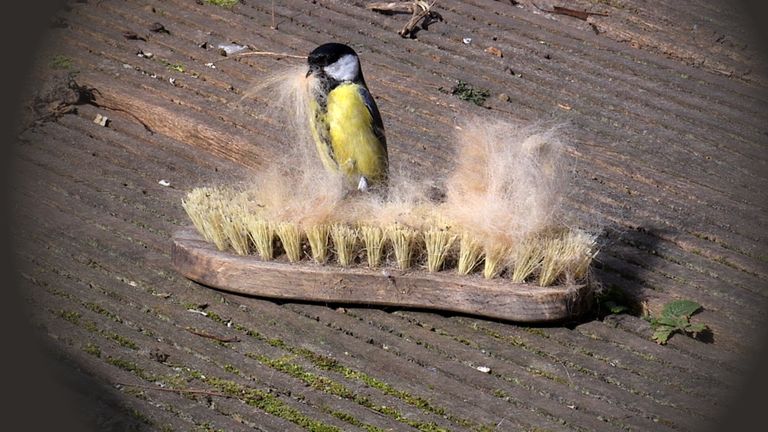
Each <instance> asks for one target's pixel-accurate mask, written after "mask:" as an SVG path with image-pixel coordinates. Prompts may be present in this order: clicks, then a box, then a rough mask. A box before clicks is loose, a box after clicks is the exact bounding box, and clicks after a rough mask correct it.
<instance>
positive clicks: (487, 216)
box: [445, 119, 567, 277]
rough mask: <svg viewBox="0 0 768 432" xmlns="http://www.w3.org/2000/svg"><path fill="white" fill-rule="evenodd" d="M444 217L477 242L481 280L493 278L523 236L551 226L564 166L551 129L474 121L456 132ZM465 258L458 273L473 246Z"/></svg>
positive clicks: (562, 181)
mask: <svg viewBox="0 0 768 432" xmlns="http://www.w3.org/2000/svg"><path fill="white" fill-rule="evenodd" d="M457 138H458V143H459V147H458V154H457V157H456V160H457V161H458V162H457V164H456V166H455V168H454V170H453V172H452V173H451V174H450V176H449V177H448V179H447V182H446V185H447V193H446V198H447V199H446V205H445V211H446V215H447V216H448V217H450V218H451V219H452V220H453V221H454V222H455V223H456V224H457V225H458V226H459V227H460V229H461V231H462V232H466V233H467V235H468V236H469V237H471V238H473V239H474V240H475V241H476V242H478V243H479V244H480V245H481V247H482V250H483V256H484V258H485V267H484V271H483V273H484V275H485V277H496V276H498V275H499V274H500V273H501V272H502V271H503V270H504V266H505V264H506V263H508V262H509V260H510V255H511V253H512V251H513V250H514V249H515V248H516V246H517V245H518V244H519V243H520V242H521V241H522V240H523V239H524V238H526V237H528V236H530V235H532V234H533V233H536V232H538V231H540V230H542V229H544V228H546V227H548V226H550V225H552V224H556V223H557V222H558V220H557V210H558V207H559V204H560V199H561V193H562V189H563V186H564V180H565V179H566V178H567V176H566V175H565V174H567V172H565V170H566V168H565V166H564V164H563V158H562V155H563V150H564V146H563V144H562V143H561V141H560V140H559V139H558V136H557V134H556V133H555V130H554V129H544V128H537V127H533V126H520V125H516V124H512V123H508V122H502V121H495V120H491V121H488V120H481V119H475V120H474V121H472V122H468V123H467V124H466V125H465V126H463V127H462V129H461V131H460V132H459V134H458V137H457ZM464 243H465V246H467V247H468V248H470V249H471V250H468V251H466V252H460V255H465V259H464V261H465V265H464V266H463V267H464V268H463V269H460V271H461V270H463V271H468V270H467V267H469V266H470V264H471V263H472V261H473V259H471V258H473V255H474V254H475V253H476V252H475V250H476V248H474V247H472V246H473V245H472V243H471V242H468V241H467V242H464Z"/></svg>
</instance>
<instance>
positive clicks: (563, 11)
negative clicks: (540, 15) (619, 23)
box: [534, 4, 608, 21]
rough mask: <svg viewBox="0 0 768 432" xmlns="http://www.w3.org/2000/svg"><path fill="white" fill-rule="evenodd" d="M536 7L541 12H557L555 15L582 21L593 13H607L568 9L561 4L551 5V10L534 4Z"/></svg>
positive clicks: (602, 14)
mask: <svg viewBox="0 0 768 432" xmlns="http://www.w3.org/2000/svg"><path fill="white" fill-rule="evenodd" d="M534 6H536V5H535V4H534ZM536 9H538V10H540V11H542V12H546V13H551V14H557V15H566V16H569V17H573V18H578V19H580V20H582V21H586V20H587V18H589V17H590V16H593V15H595V16H608V14H604V13H600V12H587V11H580V10H576V9H569V8H566V7H562V6H552V10H546V9H542V8H540V7H538V6H536Z"/></svg>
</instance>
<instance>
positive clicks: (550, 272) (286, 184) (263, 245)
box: [182, 66, 596, 286]
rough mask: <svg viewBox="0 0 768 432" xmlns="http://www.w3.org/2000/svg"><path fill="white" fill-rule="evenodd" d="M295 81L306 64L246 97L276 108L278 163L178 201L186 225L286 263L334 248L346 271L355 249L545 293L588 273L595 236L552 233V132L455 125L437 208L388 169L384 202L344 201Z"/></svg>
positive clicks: (303, 87) (422, 189)
mask: <svg viewBox="0 0 768 432" xmlns="http://www.w3.org/2000/svg"><path fill="white" fill-rule="evenodd" d="M305 75H306V67H305V66H301V67H298V68H294V69H291V70H288V71H282V72H281V73H279V74H275V75H274V76H273V77H272V78H268V79H266V80H264V82H263V83H262V84H260V85H258V86H256V87H254V88H253V89H251V91H250V92H249V95H253V96H254V97H258V95H259V94H261V93H268V97H267V98H266V99H268V100H271V101H274V103H273V104H271V105H270V108H269V109H270V110H277V111H275V112H276V113H277V118H278V119H279V121H278V122H276V124H277V125H278V126H279V128H281V129H282V130H284V131H286V132H285V135H284V136H283V138H285V143H287V144H284V147H285V146H286V145H287V151H283V152H282V154H283V156H282V157H278V158H276V160H273V161H272V164H271V168H269V169H267V170H265V171H262V172H260V173H257V174H254V175H253V177H252V178H251V179H250V180H249V182H248V183H249V184H250V186H249V187H247V188H246V189H245V190H244V191H242V192H237V193H235V192H233V191H231V190H226V189H224V188H199V189H196V190H194V191H192V192H190V194H189V195H188V196H187V198H186V199H185V200H183V203H182V204H183V205H184V208H185V210H187V212H188V214H189V215H190V218H191V219H192V221H193V223H194V225H195V227H196V228H197V229H198V231H200V232H201V233H202V235H203V236H204V237H205V239H206V240H208V241H211V242H213V243H214V244H215V245H216V247H217V248H219V249H222V250H224V249H227V248H231V249H233V250H235V252H236V253H239V254H246V253H250V252H251V251H254V250H255V251H256V252H258V254H259V255H260V256H261V257H262V259H272V258H273V257H274V250H275V248H274V239H275V238H276V237H277V238H279V239H280V243H281V244H282V249H283V250H284V251H285V252H286V255H287V256H288V259H289V260H290V261H292V262H296V261H299V260H301V259H302V257H301V251H302V250H303V247H302V246H306V245H307V244H308V245H309V249H310V251H311V256H312V259H313V260H314V261H316V262H318V263H325V262H327V260H328V257H329V256H330V253H331V251H330V246H329V244H330V242H331V240H332V241H333V246H334V248H333V249H334V250H335V255H336V258H337V260H338V262H339V264H341V265H344V266H347V265H351V264H352V263H353V262H354V258H355V256H356V255H355V254H356V248H357V247H358V241H359V242H360V243H361V245H362V247H363V248H364V250H365V252H366V262H367V265H368V266H369V267H371V268H374V267H378V266H380V265H382V264H383V263H384V260H385V259H386V260H387V262H388V263H389V265H395V266H397V267H398V268H401V269H407V268H410V267H411V266H412V265H413V264H414V263H415V262H418V263H422V262H423V263H424V265H425V266H426V268H427V270H428V271H439V270H440V269H441V268H442V267H443V266H444V263H445V262H446V258H447V257H448V256H449V255H451V256H452V261H451V262H455V265H456V267H457V268H456V270H457V272H458V273H459V274H468V273H470V272H472V271H474V270H475V269H476V268H477V267H479V265H480V263H481V262H482V263H483V266H482V268H483V274H484V276H485V277H487V278H492V277H498V276H500V275H502V276H505V277H509V278H510V279H511V280H512V281H513V282H529V281H532V280H535V281H536V282H537V283H539V284H540V285H544V286H546V285H551V284H553V283H557V282H563V283H574V282H577V281H580V280H583V279H584V278H586V277H587V273H588V269H589V264H590V262H591V259H592V258H593V257H594V254H595V251H596V247H595V236H593V235H590V234H587V233H585V232H582V231H578V230H568V229H565V228H562V224H563V223H564V221H563V220H562V219H561V213H562V212H561V209H560V207H559V204H560V200H561V195H562V193H563V190H564V188H563V186H564V185H565V181H566V180H567V179H568V174H569V169H568V167H567V166H566V165H565V164H564V163H563V160H564V159H563V153H564V152H563V150H564V147H563V144H562V143H561V142H560V140H559V139H558V134H557V130H556V129H552V128H550V129H544V128H541V127H536V126H521V125H518V124H511V123H505V122H501V121H487V120H480V119H475V120H474V121H472V122H471V123H470V124H467V125H465V126H464V127H463V128H462V129H461V132H460V133H459V134H458V136H457V143H458V149H457V150H458V155H457V157H456V160H457V161H458V162H457V164H456V166H455V167H454V169H453V171H452V172H451V173H450V175H449V176H448V178H447V181H446V183H445V184H446V202H445V203H442V204H436V203H433V202H431V201H430V200H429V199H428V198H427V197H428V194H427V187H428V185H426V184H425V183H424V182H421V181H415V180H414V179H412V178H411V177H410V176H408V175H406V174H405V173H402V172H396V173H390V184H389V187H388V190H387V193H386V194H385V195H386V198H383V197H382V196H381V195H376V194H359V193H352V194H351V195H347V192H348V190H347V188H346V187H345V182H344V181H343V179H342V178H341V176H339V175H337V174H334V173H330V172H328V171H327V170H326V169H325V167H324V166H323V164H322V162H321V160H320V158H319V157H318V155H317V148H316V146H315V143H314V140H313V138H312V133H311V131H310V130H309V102H310V100H311V94H312V91H313V88H314V86H316V85H317V82H316V81H315V80H313V79H312V78H311V77H310V78H309V79H307V78H306V76H305ZM272 116H273V117H275V114H274V113H273V114H272ZM277 145H278V147H279V143H278V144H277ZM553 227H555V228H557V227H560V228H557V229H555V228H553ZM454 245H456V246H454ZM505 270H508V271H507V272H506V273H505Z"/></svg>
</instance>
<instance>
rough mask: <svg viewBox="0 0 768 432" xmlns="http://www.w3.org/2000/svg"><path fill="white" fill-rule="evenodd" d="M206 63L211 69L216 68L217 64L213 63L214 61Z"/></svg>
mask: <svg viewBox="0 0 768 432" xmlns="http://www.w3.org/2000/svg"><path fill="white" fill-rule="evenodd" d="M205 65H206V66H208V67H209V68H211V69H216V65H215V64H213V62H210V63H206V64H205Z"/></svg>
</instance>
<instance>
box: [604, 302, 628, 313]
mask: <svg viewBox="0 0 768 432" xmlns="http://www.w3.org/2000/svg"><path fill="white" fill-rule="evenodd" d="M604 305H605V307H606V308H608V310H609V311H610V312H611V313H612V314H620V313H622V312H626V311H628V310H629V308H628V307H626V306H624V305H623V304H618V303H616V302H615V301H610V300H609V301H607V302H605V303H604Z"/></svg>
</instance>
